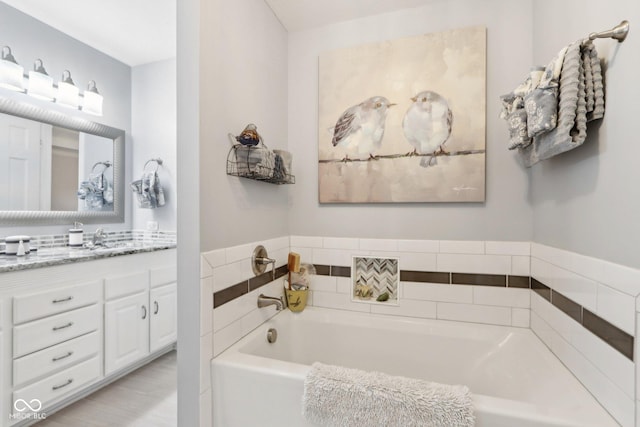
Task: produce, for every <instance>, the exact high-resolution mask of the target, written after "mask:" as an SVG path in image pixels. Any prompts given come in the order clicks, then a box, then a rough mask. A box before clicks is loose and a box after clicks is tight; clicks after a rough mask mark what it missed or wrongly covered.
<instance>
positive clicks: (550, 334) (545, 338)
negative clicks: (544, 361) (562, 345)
mask: <svg viewBox="0 0 640 427" xmlns="http://www.w3.org/2000/svg"><path fill="white" fill-rule="evenodd" d="M531 330H532V331H533V332H534V333H535V334H536V335H537V336H538V338H540V341H542V342H543V343H544V344H545V345H546V346H547V347H549V349H550V350H551V349H552V348H553V343H554V342H555V341H557V340H561V339H562V338H561V337H560V335H558V333H557V332H556V331H554V330H553V328H552V327H551V326H549V324H548V323H547V322H545V321H544V320H543V319H542V318H541V317H540V316H538V314H537V313H535V312H534V311H533V310H531Z"/></svg>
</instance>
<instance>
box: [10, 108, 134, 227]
mask: <svg viewBox="0 0 640 427" xmlns="http://www.w3.org/2000/svg"><path fill="white" fill-rule="evenodd" d="M2 113H4V114H2ZM124 139H125V134H124V131H122V130H120V129H116V128H112V127H109V126H105V125H102V124H99V123H95V122H91V121H89V120H86V119H84V118H81V117H77V116H74V115H68V114H65V113H62V112H59V111H56V110H49V109H43V108H40V107H37V106H35V105H30V104H27V103H23V102H16V101H14V100H12V99H8V98H4V97H0V180H1V181H2V182H3V185H0V223H2V224H4V225H10V224H34V223H38V224H65V223H71V222H74V221H80V222H84V223H106V222H122V221H123V220H124Z"/></svg>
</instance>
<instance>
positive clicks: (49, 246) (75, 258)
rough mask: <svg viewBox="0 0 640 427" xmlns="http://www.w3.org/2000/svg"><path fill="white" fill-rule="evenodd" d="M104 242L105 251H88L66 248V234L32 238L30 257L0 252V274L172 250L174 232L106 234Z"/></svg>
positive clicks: (86, 239) (89, 237)
mask: <svg viewBox="0 0 640 427" xmlns="http://www.w3.org/2000/svg"><path fill="white" fill-rule="evenodd" d="M91 237H92V234H89V235H87V234H85V236H84V241H85V242H89V241H91ZM104 242H105V245H106V247H105V248H102V247H98V248H96V249H94V250H90V249H86V248H71V247H69V246H68V243H69V240H68V235H51V236H34V237H32V240H31V248H32V252H31V253H30V254H28V255H26V256H22V257H17V256H15V255H4V253H3V252H2V253H0V273H2V272H8V271H20V270H27V269H31V268H43V267H51V266H55V265H61V264H69V263H74V262H80V261H90V260H94V259H100V258H108V257H113V256H121V255H131V254H135V253H142V252H153V251H157V250H163V249H170V248H175V247H176V233H175V232H148V231H138V230H133V231H132V230H127V231H116V232H107V233H105V239H104ZM33 248H35V249H36V250H33ZM0 252H1V251H0Z"/></svg>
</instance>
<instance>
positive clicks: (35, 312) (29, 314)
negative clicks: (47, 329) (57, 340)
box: [13, 280, 102, 324]
mask: <svg viewBox="0 0 640 427" xmlns="http://www.w3.org/2000/svg"><path fill="white" fill-rule="evenodd" d="M101 285H102V280H96V281H92V282H88V283H82V284H78V285H74V286H65V287H62V288H57V289H54V290H51V291H45V292H39V293H36V294H29V295H20V296H17V297H14V298H13V323H14V324H18V323H24V322H27V321H29V320H34V319H39V318H42V317H46V316H51V315H52V314H58V313H62V312H65V311H69V310H73V309H74V308H78V307H84V306H86V305H90V304H95V303H97V302H98V301H99V300H100V298H101V291H102V290H101Z"/></svg>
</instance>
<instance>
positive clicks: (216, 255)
mask: <svg viewBox="0 0 640 427" xmlns="http://www.w3.org/2000/svg"><path fill="white" fill-rule="evenodd" d="M202 256H203V257H204V259H206V260H207V262H208V263H209V265H210V266H211V268H216V267H220V266H221V265H224V264H226V263H227V253H226V251H225V250H224V249H216V250H213V251H209V252H204V253H203V254H202Z"/></svg>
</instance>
